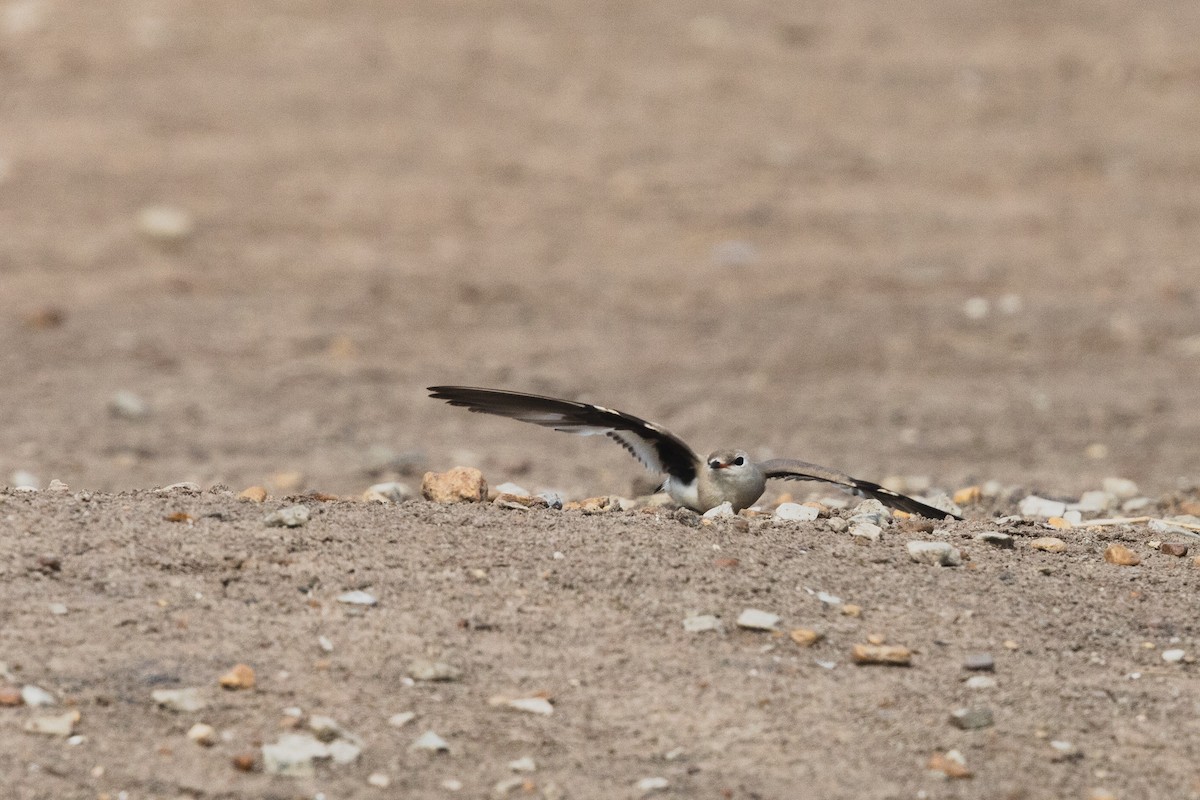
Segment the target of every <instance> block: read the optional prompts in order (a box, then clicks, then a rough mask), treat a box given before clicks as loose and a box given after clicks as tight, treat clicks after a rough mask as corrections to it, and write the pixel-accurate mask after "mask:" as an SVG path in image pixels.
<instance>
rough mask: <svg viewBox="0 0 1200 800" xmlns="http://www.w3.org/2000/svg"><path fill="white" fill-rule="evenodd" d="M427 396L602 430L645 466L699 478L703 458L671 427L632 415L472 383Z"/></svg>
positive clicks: (590, 431)
mask: <svg viewBox="0 0 1200 800" xmlns="http://www.w3.org/2000/svg"><path fill="white" fill-rule="evenodd" d="M429 396H430V397H432V398H434V399H436V400H445V401H446V402H447V403H449V404H450V405H452V406H460V407H462V408H466V409H469V410H471V411H475V412H478V413H481V414H495V415H497V416H501V417H509V418H510V419H516V420H520V421H521V422H528V423H531V424H533V425H541V426H542V427H543V428H553V429H554V430H556V431H563V432H564V433H574V434H578V435H580V436H595V435H599V434H602V435H604V436H607V437H609V438H610V439H613V440H615V441H617V442H620V444H621V446H622V447H624V448H625V449H626V450H628V451H629V452H630V453H632V454H633V457H634V458H636V459H637V460H638V461H640V462H642V464H644V465H645V466H646V468H647V469H650V470H652V471H654V472H664V473H666V474H668V475H670V476H672V477H674V478H678V479H679V480H681V481H683V482H684V483H691V482H692V481H693V480H695V479H696V464H697V463H698V461H699V458H697V456H696V454H695V453H693V452H692V449H691V448H690V447H688V446H687V445H686V444H684V443H683V442H682V441H681V440H680V439H678V438H677V437H676V436H675V435H674V434H672V433H670V432H669V431H666V430H664V429H663V428H660V427H659V426H657V425H655V424H654V423H653V422H647V421H646V420H644V419H639V418H638V417H635V416H633V415H632V414H625V413H623V412H621V411H614V410H613V409H611V408H604V407H603V406H594V405H591V404H589V403H576V402H573V401H571V400H559V399H558V398H555V397H543V396H542V395H537V394H524V393H522V392H509V391H505V390H503V389H479V388H476V387H472V386H430V387H429Z"/></svg>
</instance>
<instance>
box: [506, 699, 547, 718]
mask: <svg viewBox="0 0 1200 800" xmlns="http://www.w3.org/2000/svg"><path fill="white" fill-rule="evenodd" d="M505 705H506V706H508V707H509V708H511V709H514V710H516V711H524V712H526V713H529V714H540V715H542V716H544V717H548V716H550V715H551V714H553V713H554V704H553V703H551V702H550V701H549V700H547V699H546V698H544V697H518V698H517V699H515V700H509V701H508V702H507V703H505Z"/></svg>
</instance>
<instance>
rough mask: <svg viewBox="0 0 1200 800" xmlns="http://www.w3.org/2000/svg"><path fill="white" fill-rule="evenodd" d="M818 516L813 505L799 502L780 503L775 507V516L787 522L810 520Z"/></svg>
mask: <svg viewBox="0 0 1200 800" xmlns="http://www.w3.org/2000/svg"><path fill="white" fill-rule="evenodd" d="M818 516H819V512H818V510H817V509H816V508H815V507H813V506H802V505H800V504H799V503H780V504H779V507H778V508H776V509H775V518H776V519H780V520H784V521H787V522H811V521H812V520H814V519H816V518H817V517H818Z"/></svg>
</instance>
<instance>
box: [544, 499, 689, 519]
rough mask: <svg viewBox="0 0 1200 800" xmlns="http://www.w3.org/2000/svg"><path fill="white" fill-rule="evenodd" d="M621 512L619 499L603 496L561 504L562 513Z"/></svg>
mask: <svg viewBox="0 0 1200 800" xmlns="http://www.w3.org/2000/svg"><path fill="white" fill-rule="evenodd" d="M620 510H621V498H619V497H611V496H608V495H605V496H604V497H589V498H587V499H586V500H572V501H571V502H569V503H563V511H581V512H583V513H584V514H611V513H614V512H617V511H620ZM683 510H687V512H688V513H689V514H692V515H693V516H695V517H696V519H699V516H698V515H696V514H695V512H693V511H691V510H690V509H683Z"/></svg>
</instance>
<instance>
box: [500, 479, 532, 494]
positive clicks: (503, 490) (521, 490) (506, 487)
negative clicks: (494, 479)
mask: <svg viewBox="0 0 1200 800" xmlns="http://www.w3.org/2000/svg"><path fill="white" fill-rule="evenodd" d="M492 488H493V489H495V490H496V492H497V493H498V494H515V495H517V496H518V497H529V492H527V491H525V487H524V486H519V485H517V484H515V483H511V482H509V483H502V484H500V485H499V486H493V487H492Z"/></svg>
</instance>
